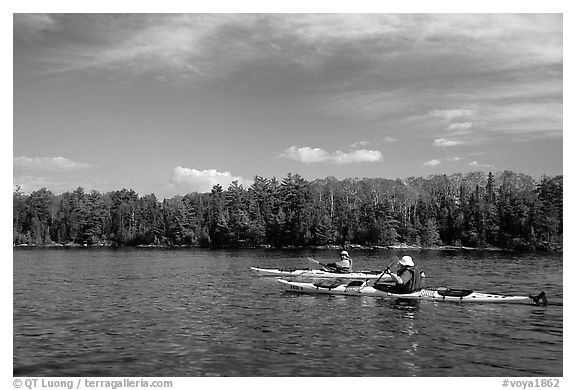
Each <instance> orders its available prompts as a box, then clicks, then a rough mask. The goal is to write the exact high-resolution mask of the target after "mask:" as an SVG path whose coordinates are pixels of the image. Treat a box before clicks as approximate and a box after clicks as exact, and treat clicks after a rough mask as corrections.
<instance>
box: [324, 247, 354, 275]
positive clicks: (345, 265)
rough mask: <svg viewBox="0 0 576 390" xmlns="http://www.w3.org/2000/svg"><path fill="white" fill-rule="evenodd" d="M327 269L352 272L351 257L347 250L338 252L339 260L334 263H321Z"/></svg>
mask: <svg viewBox="0 0 576 390" xmlns="http://www.w3.org/2000/svg"><path fill="white" fill-rule="evenodd" d="M320 264H321V265H323V266H324V267H325V268H326V270H327V271H330V272H338V273H347V272H352V259H351V258H350V255H349V254H348V252H347V251H342V252H340V261H337V262H335V263H328V264H322V263H320Z"/></svg>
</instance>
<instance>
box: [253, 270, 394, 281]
mask: <svg viewBox="0 0 576 390" xmlns="http://www.w3.org/2000/svg"><path fill="white" fill-rule="evenodd" d="M250 269H251V270H252V271H255V272H256V273H257V274H258V275H262V276H283V277H299V276H300V277H312V278H332V279H363V280H364V279H378V278H379V277H380V275H382V271H360V272H348V273H339V272H329V271H324V270H321V269H278V268H256V267H250ZM390 279H391V278H390V276H389V275H386V274H385V275H382V278H381V279H380V280H382V281H386V280H390Z"/></svg>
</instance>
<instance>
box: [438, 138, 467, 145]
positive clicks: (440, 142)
mask: <svg viewBox="0 0 576 390" xmlns="http://www.w3.org/2000/svg"><path fill="white" fill-rule="evenodd" d="M464 143H465V142H464V141H460V140H456V139H453V138H436V139H435V140H434V144H433V145H434V146H437V147H450V146H457V145H463V144H464Z"/></svg>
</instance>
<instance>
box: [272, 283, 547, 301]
mask: <svg viewBox="0 0 576 390" xmlns="http://www.w3.org/2000/svg"><path fill="white" fill-rule="evenodd" d="M278 281H279V282H280V283H282V285H283V286H284V288H285V290H286V291H290V292H297V293H306V294H329V295H356V296H358V295H360V296H371V297H384V298H398V299H413V300H425V301H453V302H478V303H517V304H529V305H546V304H547V303H548V301H547V299H546V295H545V294H544V292H541V293H540V294H539V295H538V296H531V295H530V296H508V295H498V294H486V293H480V292H476V291H473V290H462V289H450V288H435V289H422V290H420V291H417V292H413V293H408V294H398V293H393V292H389V291H386V286H385V285H384V284H382V285H381V284H378V285H376V286H371V285H369V284H367V283H366V282H364V283H359V282H350V283H347V284H335V283H332V284H330V283H302V282H291V281H287V280H284V279H278ZM375 287H376V288H375Z"/></svg>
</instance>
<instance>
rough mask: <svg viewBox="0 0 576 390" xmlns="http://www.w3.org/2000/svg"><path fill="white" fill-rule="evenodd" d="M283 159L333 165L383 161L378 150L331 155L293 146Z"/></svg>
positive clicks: (321, 151) (287, 150)
mask: <svg viewBox="0 0 576 390" xmlns="http://www.w3.org/2000/svg"><path fill="white" fill-rule="evenodd" d="M280 157H282V158H289V159H292V160H296V161H300V162H303V163H306V164H313V163H320V162H327V163H333V164H352V163H362V162H377V161H382V160H383V157H382V153H381V152H379V151H377V150H366V149H359V150H353V151H350V152H342V151H340V150H337V151H335V152H333V153H329V152H327V151H325V150H324V149H321V148H311V147H309V146H303V147H298V146H291V147H289V148H288V149H286V150H285V151H284V152H282V154H280Z"/></svg>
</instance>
